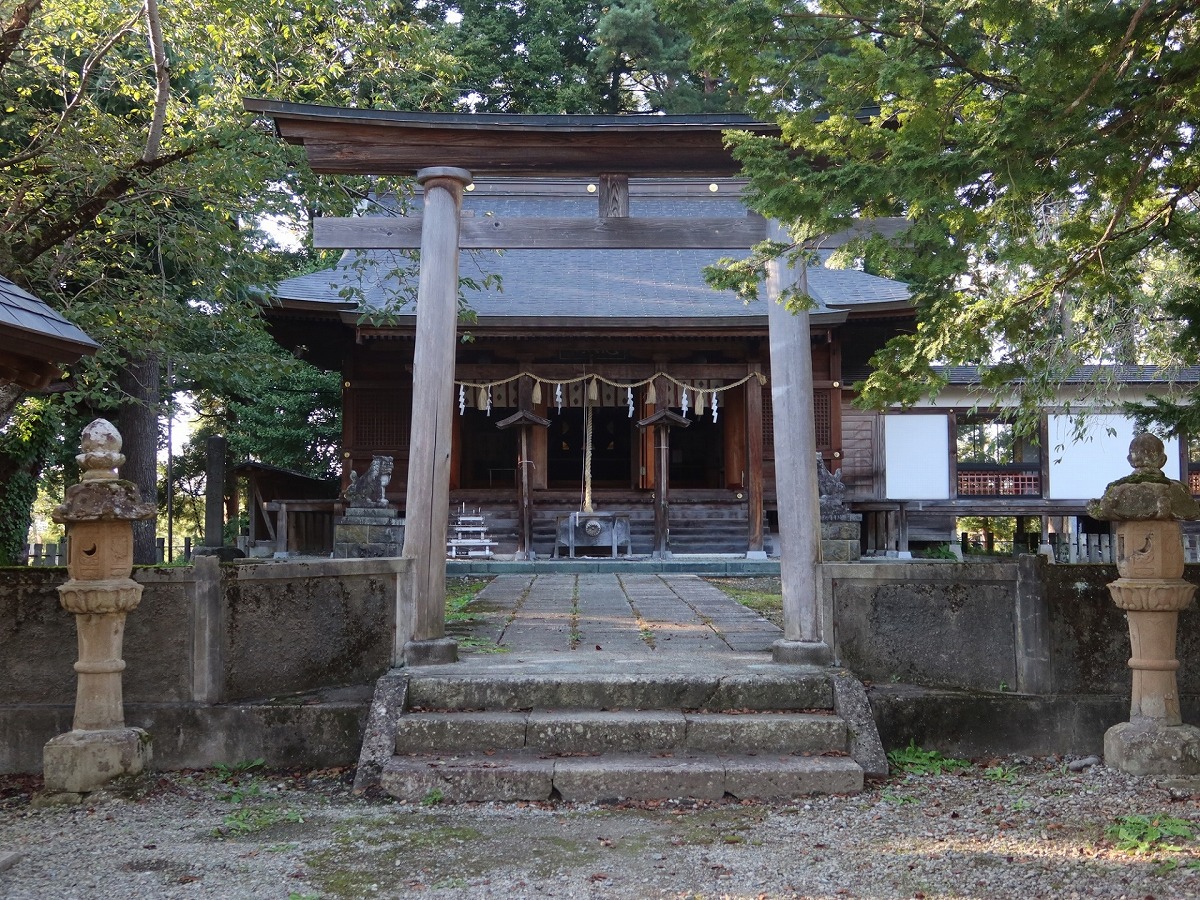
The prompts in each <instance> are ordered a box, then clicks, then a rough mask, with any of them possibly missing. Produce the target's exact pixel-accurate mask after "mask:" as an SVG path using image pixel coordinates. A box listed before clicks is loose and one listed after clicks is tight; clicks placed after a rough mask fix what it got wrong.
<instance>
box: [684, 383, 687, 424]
mask: <svg viewBox="0 0 1200 900" xmlns="http://www.w3.org/2000/svg"><path fill="white" fill-rule="evenodd" d="M687 414H688V392H687V388H684V389H683V417H684V418H685V419H686V418H687Z"/></svg>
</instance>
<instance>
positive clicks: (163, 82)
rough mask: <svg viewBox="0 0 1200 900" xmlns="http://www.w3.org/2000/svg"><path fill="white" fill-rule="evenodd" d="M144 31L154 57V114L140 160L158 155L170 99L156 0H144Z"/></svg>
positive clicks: (165, 54) (169, 79)
mask: <svg viewBox="0 0 1200 900" xmlns="http://www.w3.org/2000/svg"><path fill="white" fill-rule="evenodd" d="M146 31H147V40H149V42H150V55H151V56H153V57H154V114H153V115H152V116H151V118H150V128H149V130H148V131H147V132H146V149H145V150H144V151H143V153H142V161H143V162H149V161H150V160H152V159H154V158H155V157H157V156H158V149H159V145H160V144H161V143H162V134H163V125H164V124H165V123H166V120H167V101H168V100H170V99H171V73H170V70H169V69H168V67H167V51H166V47H165V46H164V44H163V34H162V20H161V19H159V16H158V0H146Z"/></svg>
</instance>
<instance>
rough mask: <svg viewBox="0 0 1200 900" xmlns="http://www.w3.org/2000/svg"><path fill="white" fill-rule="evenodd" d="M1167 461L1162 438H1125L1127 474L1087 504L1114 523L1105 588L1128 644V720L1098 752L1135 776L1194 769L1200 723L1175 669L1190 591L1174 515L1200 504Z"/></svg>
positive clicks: (1192, 513) (1189, 515)
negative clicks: (1193, 718) (1188, 710)
mask: <svg viewBox="0 0 1200 900" xmlns="http://www.w3.org/2000/svg"><path fill="white" fill-rule="evenodd" d="M1166 461H1167V456H1166V453H1164V452H1163V445H1162V441H1160V440H1159V439H1158V438H1156V437H1154V435H1151V434H1139V435H1138V436H1137V437H1135V438H1134V439H1133V442H1132V443H1131V444H1130V445H1129V464H1130V465H1131V466H1133V474H1132V475H1127V476H1126V477H1124V478H1121V479H1118V480H1117V481H1114V482H1113V483H1112V484H1110V485H1109V486H1108V488H1107V489H1106V490H1105V492H1104V497H1103V498H1101V499H1100V500H1099V501H1097V502H1095V503H1093V504H1092V506H1091V509H1090V510H1089V511H1090V512H1091V514H1092V515H1093V516H1094V517H1095V518H1098V519H1105V520H1108V521H1113V522H1116V523H1117V525H1116V531H1117V572H1118V573H1119V575H1120V577H1119V578H1118V579H1117V580H1116V581H1114V582H1112V583H1111V584H1110V585H1109V586H1108V590H1109V593H1110V594H1111V595H1112V598H1113V601H1114V602H1115V603H1116V604H1117V606H1119V607H1120V608H1121V609H1123V610H1125V611H1126V615H1127V616H1128V619H1129V642H1130V644H1131V647H1132V651H1133V653H1132V656H1131V658H1130V660H1129V667H1130V668H1131V669H1133V701H1132V703H1131V705H1130V711H1129V721H1128V722H1122V723H1120V724H1119V725H1114V726H1113V727H1112V728H1110V729H1108V731H1107V732H1105V735H1104V758H1105V762H1106V763H1107V764H1108V765H1110V766H1113V767H1115V768H1118V769H1121V770H1122V771H1125V772H1129V773H1132V774H1134V775H1197V774H1200V729H1198V728H1195V727H1193V726H1191V725H1184V724H1183V720H1182V718H1181V716H1180V712H1179V688H1178V684H1177V679H1176V676H1175V671H1176V670H1177V669H1178V668H1179V661H1178V660H1177V659H1176V658H1175V633H1176V628H1177V625H1178V621H1179V611H1180V610H1182V609H1186V608H1187V607H1188V606H1189V605H1190V604H1191V602H1192V595H1193V594H1194V593H1195V591H1196V588H1195V586H1194V585H1191V584H1188V583H1187V582H1186V581H1184V580H1183V577H1182V576H1183V541H1182V537H1181V533H1180V527H1179V520H1181V519H1197V518H1200V508H1198V507H1197V506H1196V502H1195V501H1194V500H1193V499H1192V497H1191V495H1190V494H1189V493H1188V490H1187V488H1186V487H1185V486H1184V485H1183V484H1182V483H1181V482H1178V481H1172V480H1171V479H1169V478H1167V477H1166V476H1165V475H1164V474H1163V473H1162V467H1163V466H1164V465H1165V464H1166Z"/></svg>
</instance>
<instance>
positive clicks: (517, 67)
mask: <svg viewBox="0 0 1200 900" xmlns="http://www.w3.org/2000/svg"><path fill="white" fill-rule="evenodd" d="M424 9H425V13H426V15H427V16H429V17H430V18H432V19H437V20H441V21H442V22H444V23H445V24H444V25H442V26H441V31H442V33H443V34H444V35H445V37H446V40H447V41H448V42H449V43H450V44H451V45H452V46H453V47H454V51H455V54H456V56H457V57H458V58H459V59H460V60H461V61H462V63H463V66H464V68H465V76H464V77H463V79H462V80H460V81H459V82H458V84H457V88H458V92H459V100H458V104H459V105H460V106H464V107H467V108H470V109H473V110H476V111H478V112H504V113H529V114H537V113H543V114H553V113H609V114H612V113H621V112H633V111H663V112H678V113H690V112H707V111H720V110H723V109H726V108H728V107H729V106H730V104H731V103H732V101H731V99H730V95H729V92H728V91H727V90H726V89H725V86H724V84H723V83H722V82H719V81H717V80H715V79H712V78H704V77H703V76H699V75H696V74H695V73H693V72H692V70H691V67H690V52H689V51H690V46H691V40H690V38H688V37H687V35H686V34H685V33H684V32H683V31H682V30H680V29H679V28H677V27H675V26H674V25H671V24H669V23H668V22H667V21H666V20H665V19H664V17H663V15H662V14H661V13H660V9H659V3H658V2H657V0H616V2H597V0H430V2H429V3H428V4H427V5H426V6H425V7H424ZM435 10H436V13H435V14H434V15H432V16H430V13H433V12H434V11H435Z"/></svg>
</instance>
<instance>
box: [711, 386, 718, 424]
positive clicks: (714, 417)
mask: <svg viewBox="0 0 1200 900" xmlns="http://www.w3.org/2000/svg"><path fill="white" fill-rule="evenodd" d="M712 411H713V421H714V422H715V421H717V392H716V391H713V395H712Z"/></svg>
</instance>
